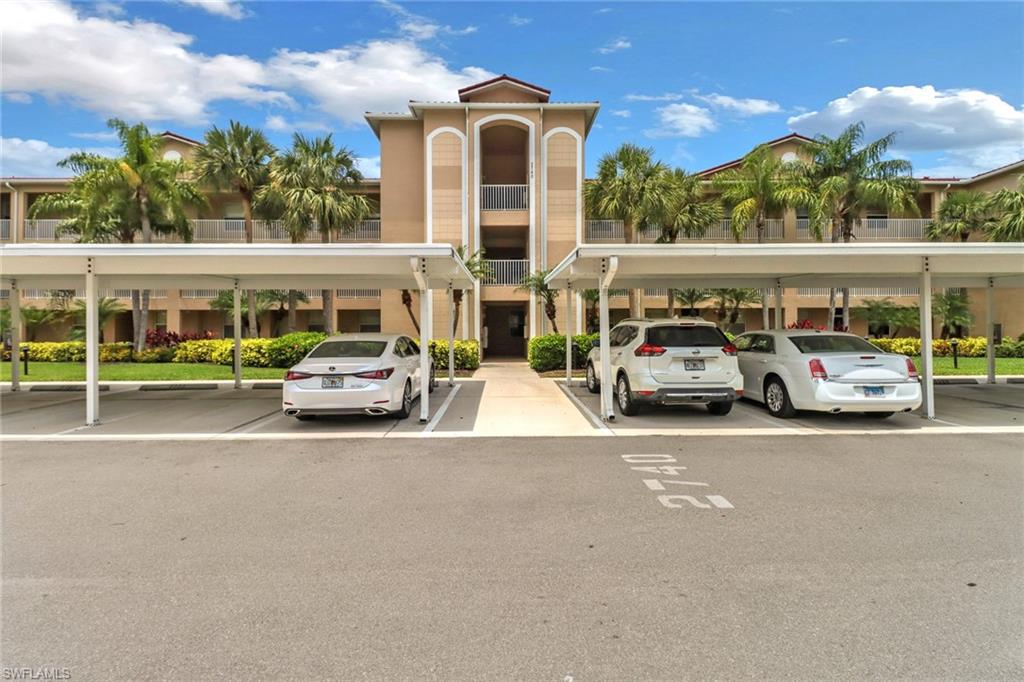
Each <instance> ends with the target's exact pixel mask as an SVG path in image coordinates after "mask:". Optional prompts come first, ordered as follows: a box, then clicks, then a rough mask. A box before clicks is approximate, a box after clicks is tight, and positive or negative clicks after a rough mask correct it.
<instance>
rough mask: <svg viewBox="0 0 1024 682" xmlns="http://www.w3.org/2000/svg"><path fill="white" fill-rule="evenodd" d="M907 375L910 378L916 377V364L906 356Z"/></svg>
mask: <svg viewBox="0 0 1024 682" xmlns="http://www.w3.org/2000/svg"><path fill="white" fill-rule="evenodd" d="M907 376H908V377H910V378H911V379H916V378H917V365H915V364H914V361H913V360H911V359H910V358H907Z"/></svg>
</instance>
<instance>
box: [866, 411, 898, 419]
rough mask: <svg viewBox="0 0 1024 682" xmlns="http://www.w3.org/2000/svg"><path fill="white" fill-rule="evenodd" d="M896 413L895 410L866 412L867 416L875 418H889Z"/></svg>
mask: <svg viewBox="0 0 1024 682" xmlns="http://www.w3.org/2000/svg"><path fill="white" fill-rule="evenodd" d="M894 414H896V413H895V412H865V413H864V416H865V417H874V418H875V419H888V418H889V417H891V416H893V415H894Z"/></svg>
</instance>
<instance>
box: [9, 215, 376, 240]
mask: <svg viewBox="0 0 1024 682" xmlns="http://www.w3.org/2000/svg"><path fill="white" fill-rule="evenodd" d="M60 222H61V221H60V219H56V218H54V219H50V218H48V219H45V220H26V221H25V241H27V242H52V241H61V242H73V241H75V240H76V239H77V237H76V236H75V235H73V234H62V235H59V236H58V234H57V226H58V225H59V224H60ZM190 222H191V225H192V241H193V242H195V243H197V244H214V243H244V242H245V221H244V220H240V219H238V220H236V219H225V218H201V219H195V220H191V221H190ZM9 223H10V221H4V224H6V225H8V228H7V230H8V232H7V234H8V235H9V231H10V228H9ZM2 229H3V228H2V226H0V241H8V240H9V239H10V237H9V236H7V237H3V236H2V234H3V233H2ZM336 239H337V241H342V242H379V241H380V220H379V219H373V220H364V221H362V222H361V223H360V224H359V225H358V226H357V227H356V229H354V230H352V231H350V232H342V233H340V234H338V235H336ZM153 241H154V242H176V241H179V240H178V239H177V238H175V237H170V236H167V235H162V234H154V235H153ZM253 241H255V242H264V243H265V242H282V243H287V242H290V241H291V236H290V235H289V234H288V232H287V231H285V229H284V225H283V224H282V222H281V221H280V220H254V221H253ZM305 241H307V242H318V241H320V233H319V232H318V231H317V230H316V229H315V227H314V228H313V229H311V230H310V231H309V232H308V233H307V234H306V237H305Z"/></svg>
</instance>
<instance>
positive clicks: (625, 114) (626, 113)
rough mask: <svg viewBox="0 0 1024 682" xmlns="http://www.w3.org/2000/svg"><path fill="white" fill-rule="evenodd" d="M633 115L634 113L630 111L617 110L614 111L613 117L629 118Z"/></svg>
mask: <svg viewBox="0 0 1024 682" xmlns="http://www.w3.org/2000/svg"><path fill="white" fill-rule="evenodd" d="M632 115H633V112H632V111H630V110H629V109H615V110H614V111H612V116H618V117H619V118H629V117H630V116H632Z"/></svg>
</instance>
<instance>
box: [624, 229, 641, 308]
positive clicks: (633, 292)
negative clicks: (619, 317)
mask: <svg viewBox="0 0 1024 682" xmlns="http://www.w3.org/2000/svg"><path fill="white" fill-rule="evenodd" d="M622 236H623V237H624V238H625V242H626V243H627V244H635V243H636V241H637V238H636V237H637V235H636V229H635V228H634V225H633V221H632V220H623V221H622ZM640 294H641V290H640V289H630V290H629V291H628V292H627V294H626V295H627V300H628V301H629V316H630V317H643V315H642V314H641V313H640Z"/></svg>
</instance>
